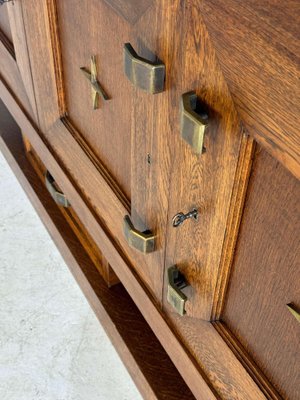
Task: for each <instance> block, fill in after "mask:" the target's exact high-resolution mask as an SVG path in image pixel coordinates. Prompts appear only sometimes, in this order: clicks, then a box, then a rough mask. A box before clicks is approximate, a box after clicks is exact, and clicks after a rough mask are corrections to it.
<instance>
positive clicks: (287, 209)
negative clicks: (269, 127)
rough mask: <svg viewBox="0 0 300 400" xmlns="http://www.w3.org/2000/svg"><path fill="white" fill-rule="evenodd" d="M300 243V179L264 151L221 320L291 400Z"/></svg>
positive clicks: (298, 367)
mask: <svg viewBox="0 0 300 400" xmlns="http://www.w3.org/2000/svg"><path fill="white" fill-rule="evenodd" d="M299 239H300V184H299V181H298V180H297V179H296V178H295V177H293V176H292V175H291V174H290V173H289V172H288V171H287V170H285V169H284V168H283V167H282V166H281V165H280V164H279V163H278V162H277V161H276V160H274V159H273V158H272V157H271V156H270V155H269V154H268V153H267V152H266V151H265V150H263V149H261V148H258V149H257V151H256V154H255V159H254V165H253V169H252V175H251V179H250V183H249V187H248V192H247V198H246V202H245V211H244V213H243V218H242V222H241V228H240V233H239V238H238V242H237V247H236V252H235V258H234V262H233V267H232V272H231V278H230V281H229V287H228V290H227V294H226V302H225V306H224V309H223V311H222V313H221V320H222V321H223V324H224V326H225V328H226V329H227V330H228V332H229V335H230V336H231V337H232V338H233V337H234V338H235V339H232V340H236V342H238V343H239V344H241V345H242V346H243V348H244V349H245V351H246V353H247V355H248V357H250V358H251V359H252V360H254V361H255V363H256V364H257V365H258V367H260V369H261V371H263V372H264V373H265V375H266V376H267V378H269V380H270V381H271V382H272V383H273V384H274V386H275V388H276V389H277V390H278V392H279V393H280V394H281V395H282V397H283V398H284V399H290V400H292V399H295V400H296V399H299V396H300V314H299V312H300V240H299ZM297 315H298V316H297Z"/></svg>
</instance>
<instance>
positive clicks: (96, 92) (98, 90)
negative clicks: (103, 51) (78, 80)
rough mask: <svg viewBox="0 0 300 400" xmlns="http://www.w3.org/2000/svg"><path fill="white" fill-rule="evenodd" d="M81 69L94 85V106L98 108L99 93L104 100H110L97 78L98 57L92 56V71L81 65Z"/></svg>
mask: <svg viewBox="0 0 300 400" xmlns="http://www.w3.org/2000/svg"><path fill="white" fill-rule="evenodd" d="M80 69H81V71H82V72H83V73H84V76H85V77H86V78H87V79H88V80H89V82H90V84H91V85H92V100H93V108H94V110H96V109H97V108H98V107H99V95H100V96H101V97H102V99H103V100H109V97H108V95H107V93H106V92H105V90H104V89H103V87H102V86H101V85H100V83H99V81H98V80H97V66H96V57H95V56H91V72H89V71H88V70H87V69H86V68H85V67H81V68H80Z"/></svg>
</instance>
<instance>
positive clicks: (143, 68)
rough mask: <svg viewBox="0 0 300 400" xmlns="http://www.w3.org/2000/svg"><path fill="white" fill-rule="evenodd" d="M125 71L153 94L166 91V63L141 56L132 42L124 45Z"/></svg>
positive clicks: (133, 81) (129, 77) (140, 86)
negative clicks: (151, 60)
mask: <svg viewBox="0 0 300 400" xmlns="http://www.w3.org/2000/svg"><path fill="white" fill-rule="evenodd" d="M124 71H125V74H126V76H127V78H128V79H129V80H130V81H131V82H132V83H133V84H134V85H135V86H136V87H139V88H140V89H143V90H145V91H146V92H148V93H151V94H155V93H160V92H163V91H164V86H165V74H166V67H165V65H164V64H163V63H161V62H150V61H148V60H146V59H144V58H142V57H139V56H138V55H137V53H136V52H135V51H134V49H133V47H132V46H131V44H130V43H125V45H124Z"/></svg>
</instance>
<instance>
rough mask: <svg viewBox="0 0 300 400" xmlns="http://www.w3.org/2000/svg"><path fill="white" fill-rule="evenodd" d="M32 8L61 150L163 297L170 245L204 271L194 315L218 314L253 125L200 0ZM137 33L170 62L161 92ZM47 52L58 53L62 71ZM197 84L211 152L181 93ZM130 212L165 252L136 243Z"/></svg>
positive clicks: (177, 256)
mask: <svg viewBox="0 0 300 400" xmlns="http://www.w3.org/2000/svg"><path fill="white" fill-rule="evenodd" d="M22 7H23V13H24V19H25V26H26V34H27V38H28V46H29V48H30V52H31V67H32V73H33V76H34V80H35V87H36V99H37V106H38V108H39V122H40V125H41V128H42V130H43V132H45V136H46V138H47V140H48V141H49V143H50V145H51V147H52V149H53V151H55V153H56V155H57V157H58V158H59V159H60V160H61V162H62V163H63V164H64V165H65V168H66V169H67V171H68V173H69V174H70V175H71V178H72V180H73V181H74V183H76V187H77V188H78V190H79V191H81V193H82V197H83V198H84V200H85V202H87V203H89V204H90V205H91V207H93V210H94V212H95V213H96V214H97V215H98V216H99V221H100V223H101V224H102V226H103V227H104V228H105V229H106V230H107V232H108V233H109V235H110V236H111V238H112V240H113V241H114V242H115V244H116V248H118V249H120V251H121V252H122V253H123V254H124V255H125V257H127V259H128V260H129V262H130V263H131V265H132V267H133V268H134V269H135V270H136V271H137V272H138V275H139V277H140V278H141V279H142V281H143V283H144V284H145V285H146V287H147V289H148V290H149V291H150V293H151V294H152V295H154V298H155V299H156V300H158V301H159V302H160V301H161V299H162V292H163V281H164V268H165V256H167V262H166V266H170V265H171V264H173V263H176V264H179V267H180V268H182V269H184V272H185V273H186V274H187V278H188V279H189V280H190V281H193V284H192V287H193V288H195V293H194V294H193V295H192V296H193V300H192V302H191V304H192V306H191V310H190V314H191V315H192V316H194V317H197V318H205V319H209V317H210V313H211V306H212V296H213V288H214V286H215V279H216V274H217V267H216V266H217V264H218V258H219V257H220V252H221V248H222V241H223V238H224V233H225V222H226V216H227V213H228V208H229V200H230V193H231V191H232V186H233V181H234V174H235V169H236V166H237V161H238V154H239V148H240V145H241V138H242V134H241V131H242V128H241V126H240V122H239V120H238V117H237V114H236V112H235V109H234V106H233V103H232V100H231V97H230V94H229V92H228V89H227V86H226V83H225V81H224V79H223V77H222V74H221V72H220V69H219V67H218V63H217V60H216V57H215V54H214V51H213V48H212V46H211V44H210V41H209V38H208V35H207V32H206V30H205V28H204V26H203V24H202V23H201V14H200V11H199V7H198V2H197V1H196V0H195V1H192V2H188V3H186V4H185V3H182V2H180V1H179V0H178V1H175V2H172V3H170V2H169V1H160V2H158V1H154V0H153V1H151V0H144V1H138V2H137V1H133V0H132V1H118V2H116V1H103V0H92V1H89V2H82V1H76V0H68V1H64V2H56V1H54V0H51V1H50V0H49V1H42V2H40V1H34V2H33V3H32V1H31V2H29V1H27V0H25V1H23V2H22ZM32 21H34V23H32ZM125 43H131V45H132V47H133V48H134V49H135V51H136V53H137V54H138V56H139V57H142V58H143V59H144V60H146V63H147V64H150V65H151V63H152V64H153V63H154V64H157V63H162V64H164V66H165V83H164V87H163V89H162V90H161V91H160V92H159V93H156V94H152V93H151V90H148V91H147V90H142V88H141V87H140V86H141V85H139V83H138V82H136V81H135V78H134V76H135V75H134V74H137V75H138V74H139V71H138V70H135V71H133V72H132V74H133V75H132V77H131V78H132V79H131V80H132V81H133V82H134V83H135V85H134V84H132V82H130V80H129V79H128V77H127V76H126V74H125V71H124V44H125ZM49 44H50V46H49ZM91 56H95V58H93V61H94V63H95V64H94V65H95V66H96V69H97V74H96V78H97V84H98V85H101V87H102V88H103V89H104V90H105V92H106V93H107V95H108V97H109V99H108V100H103V99H102V98H101V97H100V96H99V104H98V108H97V109H94V103H93V98H92V86H91V81H90V80H89V79H87V77H86V75H87V74H86V73H90V72H92V70H94V68H95V67H94V66H91ZM41 60H50V61H51V60H53V70H52V71H51V68H45V69H43V68H41ZM82 68H84V71H85V72H86V73H84V72H83V70H82ZM94 72H95V71H94ZM127 75H128V71H127ZM145 79H146V78H145ZM45 82H47V86H46V87H45ZM144 89H145V88H144ZM189 91H195V93H196V95H197V96H198V102H199V104H200V103H201V108H202V109H201V110H200V112H204V111H205V112H207V113H208V118H209V120H208V128H207V132H206V138H205V144H204V146H205V148H206V153H205V154H201V152H200V154H195V153H194V151H193V149H192V148H191V147H190V146H189V145H188V144H187V143H186V142H185V141H184V140H183V139H182V138H181V132H180V123H179V121H180V104H181V98H182V95H183V94H184V93H187V92H189ZM55 178H56V179H57V180H58V179H59V177H55ZM58 183H59V184H60V182H59V181H58ZM60 186H62V185H60ZM63 189H64V191H65V192H66V193H67V192H68V189H67V188H63ZM67 194H68V197H69V198H70V196H72V194H71V193H67ZM74 207H76V203H74ZM191 208H196V209H197V210H198V212H199V219H198V221H197V223H194V221H192V220H190V221H187V222H186V223H185V224H184V225H183V226H182V227H180V228H178V229H175V228H173V227H172V217H173V216H174V215H175V214H176V213H178V212H181V211H182V212H188V211H190V209H191ZM77 213H78V214H79V210H77ZM126 214H129V215H130V216H131V221H132V223H133V225H134V227H135V229H137V230H138V231H141V232H143V231H145V230H150V231H151V232H153V234H154V235H155V242H156V243H155V251H154V252H152V253H149V254H146V255H145V254H142V253H140V252H139V251H137V250H136V249H132V248H131V247H130V246H129V244H128V243H127V241H126V239H125V237H124V232H123V219H124V216H125V215H126ZM211 239H212V240H211ZM167 240H168V245H167ZM199 243H203V245H202V246H199ZM166 246H167V247H166ZM191 255H192V256H191ZM187 266H189V269H187V268H186V267H187ZM188 271H191V275H190V272H188ZM193 271H194V272H193ZM200 278H201V279H200ZM204 281H205V282H206V283H205V290H204V291H205V295H204V296H198V295H197V293H198V292H199V290H200V289H201V288H202V287H201V285H202V283H203V282H204ZM199 299H200V300H199ZM166 306H167V305H166ZM167 307H168V306H167Z"/></svg>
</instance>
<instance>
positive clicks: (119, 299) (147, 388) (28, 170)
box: [0, 104, 194, 400]
mask: <svg viewBox="0 0 300 400" xmlns="http://www.w3.org/2000/svg"><path fill="white" fill-rule="evenodd" d="M7 115H8V113H7V111H6V110H5V109H4V108H3V105H2V104H1V105H0V121H1V126H0V148H1V151H2V152H3V154H4V156H5V157H6V159H7V161H8V163H9V164H10V166H11V168H12V169H13V171H14V173H15V174H16V176H17V178H18V180H19V181H20V183H21V185H22V186H23V188H24V190H25V191H26V193H27V195H28V196H29V198H30V200H31V202H32V204H33V205H34V207H35V209H36V211H37V212H38V214H39V216H40V217H41V219H42V221H43V222H44V224H45V226H46V227H47V229H48V231H49V233H50V234H51V236H52V237H53V239H54V241H55V243H56V245H57V246H58V248H59V249H60V251H61V253H62V254H63V256H64V258H65V260H66V262H67V264H68V266H69V268H70V270H71V272H72V274H73V275H74V277H75V279H76V280H77V282H78V284H79V285H80V287H81V289H82V290H83V292H84V294H85V296H86V297H87V299H88V300H89V303H90V304H91V306H92V308H93V310H94V312H95V314H96V316H97V317H98V319H99V321H100V322H101V324H102V326H103V327H104V329H105V330H106V332H107V334H108V335H109V337H110V339H111V341H112V343H113V344H114V346H115V348H116V350H117V351H118V353H119V355H120V357H121V358H122V360H123V362H124V364H125V365H126V367H127V368H128V370H129V372H130V374H131V375H132V377H133V379H134V381H135V383H136V384H137V387H138V389H139V390H140V392H141V393H142V395H143V396H144V397H145V398H146V399H153V400H154V399H157V400H158V399H161V400H163V399H164V400H171V399H172V400H173V399H174V400H188V399H190V400H191V399H194V396H193V395H192V393H191V392H190V390H189V389H188V387H187V386H186V384H185V383H184V381H183V380H182V378H181V376H180V375H179V373H178V371H177V370H176V368H175V367H174V365H173V363H172V362H171V360H170V358H169V357H168V356H167V354H166V352H165V351H164V349H163V347H162V346H161V344H160V343H159V342H158V340H157V338H156V337H155V335H154V334H153V332H152V330H151V329H150V327H149V325H148V324H147V323H146V321H145V319H144V318H143V317H142V315H141V313H140V312H139V310H138V309H137V307H136V305H135V304H134V303H133V301H132V300H131V298H130V297H129V295H128V293H127V292H126V290H125V289H124V287H123V286H122V285H121V284H119V285H117V286H115V287H113V288H110V289H109V288H108V287H107V285H106V283H105V282H104V280H103V279H102V278H101V276H100V275H99V273H98V270H97V268H96V267H95V264H94V263H93V261H92V260H91V259H90V257H89V255H88V254H87V253H86V251H85V248H84V247H82V245H81V243H80V241H79V240H78V239H77V237H76V236H75V234H74V232H73V230H72V228H71V227H70V226H69V225H68V223H67V222H66V220H65V218H64V217H63V214H62V213H61V211H60V209H59V208H58V206H57V205H56V204H55V203H54V201H53V200H52V198H51V197H50V195H49V193H48V192H47V190H46V188H45V187H44V185H42V184H41V181H40V178H39V177H38V175H37V174H36V172H35V170H34V169H33V167H32V166H31V164H30V163H29V161H28V160H27V158H26V155H25V151H24V148H23V145H22V137H21V132H20V130H19V128H18V127H17V125H16V124H15V123H14V122H13V121H12V119H11V117H8V116H7Z"/></svg>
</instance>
